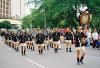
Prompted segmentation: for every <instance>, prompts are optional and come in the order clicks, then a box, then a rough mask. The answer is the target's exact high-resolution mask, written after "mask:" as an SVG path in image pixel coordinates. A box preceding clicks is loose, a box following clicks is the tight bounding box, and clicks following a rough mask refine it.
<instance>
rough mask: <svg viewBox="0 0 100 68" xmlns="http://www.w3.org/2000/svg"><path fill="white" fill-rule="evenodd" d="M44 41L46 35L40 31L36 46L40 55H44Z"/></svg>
mask: <svg viewBox="0 0 100 68" xmlns="http://www.w3.org/2000/svg"><path fill="white" fill-rule="evenodd" d="M44 40H45V35H44V34H43V32H42V30H39V32H38V34H36V44H37V46H38V52H39V54H43V48H44Z"/></svg>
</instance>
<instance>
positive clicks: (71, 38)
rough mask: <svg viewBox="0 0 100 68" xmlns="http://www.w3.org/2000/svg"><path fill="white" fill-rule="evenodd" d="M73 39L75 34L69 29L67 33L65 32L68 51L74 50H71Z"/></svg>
mask: <svg viewBox="0 0 100 68" xmlns="http://www.w3.org/2000/svg"><path fill="white" fill-rule="evenodd" d="M72 40H73V35H72V33H71V30H70V29H69V30H68V31H67V32H66V33H65V43H66V52H68V51H69V52H72V50H71V43H72Z"/></svg>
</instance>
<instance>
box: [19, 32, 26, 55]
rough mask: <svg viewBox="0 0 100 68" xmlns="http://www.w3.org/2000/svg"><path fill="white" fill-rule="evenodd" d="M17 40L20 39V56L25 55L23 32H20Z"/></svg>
mask: <svg viewBox="0 0 100 68" xmlns="http://www.w3.org/2000/svg"><path fill="white" fill-rule="evenodd" d="M19 41H20V46H21V53H22V56H26V43H25V41H26V37H25V34H24V32H21V34H20V35H19Z"/></svg>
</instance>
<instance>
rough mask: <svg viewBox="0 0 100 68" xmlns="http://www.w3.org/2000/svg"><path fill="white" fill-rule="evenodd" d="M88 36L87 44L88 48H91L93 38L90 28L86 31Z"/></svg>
mask: <svg viewBox="0 0 100 68" xmlns="http://www.w3.org/2000/svg"><path fill="white" fill-rule="evenodd" d="M86 36H87V38H86V41H87V45H86V46H87V47H88V48H90V41H91V38H92V36H91V31H90V29H88V31H87V32H86Z"/></svg>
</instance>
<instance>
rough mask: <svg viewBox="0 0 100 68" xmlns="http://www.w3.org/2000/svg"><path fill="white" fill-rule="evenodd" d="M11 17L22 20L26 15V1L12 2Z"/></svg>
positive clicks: (15, 0)
mask: <svg viewBox="0 0 100 68" xmlns="http://www.w3.org/2000/svg"><path fill="white" fill-rule="evenodd" d="M11 15H12V17H13V18H14V17H16V16H17V17H18V18H22V17H23V16H25V15H26V5H25V0H11Z"/></svg>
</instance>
